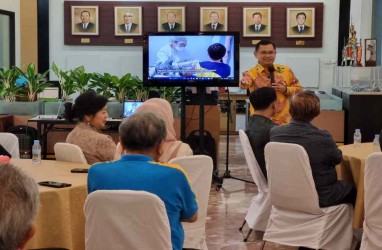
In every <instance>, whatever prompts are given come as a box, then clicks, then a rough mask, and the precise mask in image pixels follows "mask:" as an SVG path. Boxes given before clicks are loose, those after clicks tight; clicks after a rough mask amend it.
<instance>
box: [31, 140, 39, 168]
mask: <svg viewBox="0 0 382 250" xmlns="http://www.w3.org/2000/svg"><path fill="white" fill-rule="evenodd" d="M32 163H33V164H39V163H41V145H40V141H39V140H34V142H33V146H32Z"/></svg>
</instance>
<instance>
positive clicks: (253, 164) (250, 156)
mask: <svg viewBox="0 0 382 250" xmlns="http://www.w3.org/2000/svg"><path fill="white" fill-rule="evenodd" d="M239 138H240V144H241V146H242V147H243V151H244V157H245V160H246V162H247V165H248V168H249V171H250V172H251V175H252V178H253V181H254V182H255V183H256V186H257V188H258V190H259V193H267V192H268V184H267V180H266V179H265V177H264V175H263V172H261V169H260V166H259V164H258V163H257V160H256V156H255V154H254V153H253V150H252V147H251V143H250V142H249V139H248V136H247V134H246V133H245V132H244V130H242V129H240V130H239Z"/></svg>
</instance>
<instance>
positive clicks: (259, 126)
mask: <svg viewBox="0 0 382 250" xmlns="http://www.w3.org/2000/svg"><path fill="white" fill-rule="evenodd" d="M274 126H276V124H275V123H274V122H273V121H272V120H271V119H268V118H267V117H265V116H262V115H252V116H251V117H249V122H248V127H247V131H246V133H247V136H248V139H249V142H250V143H251V147H252V150H253V153H254V154H255V157H256V160H257V163H258V164H259V166H260V169H261V172H262V173H263V175H264V177H265V179H266V180H268V178H267V168H266V167H265V158H264V148H265V145H266V144H267V143H268V142H269V140H270V138H269V131H270V130H271V128H273V127H274Z"/></svg>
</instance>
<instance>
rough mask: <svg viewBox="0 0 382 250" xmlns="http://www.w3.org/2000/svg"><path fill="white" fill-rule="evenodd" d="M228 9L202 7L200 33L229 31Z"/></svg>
mask: <svg viewBox="0 0 382 250" xmlns="http://www.w3.org/2000/svg"><path fill="white" fill-rule="evenodd" d="M227 27H228V8H227V7H200V31H227Z"/></svg>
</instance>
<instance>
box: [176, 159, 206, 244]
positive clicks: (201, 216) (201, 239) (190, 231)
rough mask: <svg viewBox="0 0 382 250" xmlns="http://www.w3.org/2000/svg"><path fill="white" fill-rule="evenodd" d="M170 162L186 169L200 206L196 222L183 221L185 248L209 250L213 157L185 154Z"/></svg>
mask: <svg viewBox="0 0 382 250" xmlns="http://www.w3.org/2000/svg"><path fill="white" fill-rule="evenodd" d="M170 163H172V164H177V165H180V166H181V167H182V168H183V169H184V171H186V173H187V176H188V178H189V181H190V184H191V189H192V191H194V193H195V195H196V199H197V201H198V207H199V209H198V220H197V221H196V222H193V223H187V222H183V223H182V225H183V229H184V235H185V238H184V243H183V248H193V249H203V250H207V249H208V248H207V244H206V217H207V207H208V198H209V196H210V189H211V180H212V171H213V162H212V158H211V157H209V156H206V155H194V156H185V157H178V158H174V159H172V160H171V161H170Z"/></svg>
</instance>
